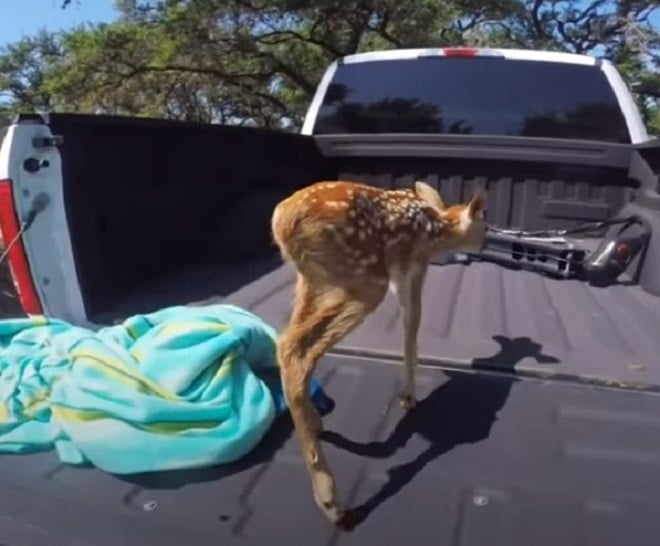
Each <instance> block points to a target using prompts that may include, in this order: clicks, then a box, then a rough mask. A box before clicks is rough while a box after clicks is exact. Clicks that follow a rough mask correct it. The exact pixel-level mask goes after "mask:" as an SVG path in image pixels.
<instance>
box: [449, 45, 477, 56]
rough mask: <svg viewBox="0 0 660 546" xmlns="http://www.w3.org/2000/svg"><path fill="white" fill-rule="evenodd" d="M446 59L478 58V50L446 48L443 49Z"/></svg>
mask: <svg viewBox="0 0 660 546" xmlns="http://www.w3.org/2000/svg"><path fill="white" fill-rule="evenodd" d="M442 51H444V53H445V57H476V56H477V55H478V54H479V50H478V49H472V48H469V47H446V48H443V50H442Z"/></svg>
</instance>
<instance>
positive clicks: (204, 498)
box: [0, 339, 660, 546]
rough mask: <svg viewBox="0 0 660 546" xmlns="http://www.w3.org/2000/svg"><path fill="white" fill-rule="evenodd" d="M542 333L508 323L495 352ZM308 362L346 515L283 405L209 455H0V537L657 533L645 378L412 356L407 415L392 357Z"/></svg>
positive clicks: (515, 358) (521, 353)
mask: <svg viewBox="0 0 660 546" xmlns="http://www.w3.org/2000/svg"><path fill="white" fill-rule="evenodd" d="M383 341H384V340H383ZM539 350H540V349H539V347H537V346H535V345H534V344H533V343H531V342H530V341H529V340H525V339H516V340H512V341H509V342H505V343H503V344H502V345H501V346H500V352H499V356H498V358H499V360H500V361H502V362H503V361H506V362H508V363H509V366H513V365H514V364H516V363H517V362H520V361H521V360H522V359H524V358H525V357H530V356H532V355H533V354H535V355H537V353H538V352H539ZM489 362H490V360H489V359H482V360H479V361H477V362H476V363H475V365H477V366H487V365H488V364H489ZM318 373H319V378H320V379H321V381H322V383H323V384H324V386H325V389H326V392H327V394H328V395H329V397H330V398H331V400H334V409H333V410H332V411H331V412H330V413H329V414H328V415H326V417H325V420H324V421H325V427H326V432H325V433H324V445H325V446H326V447H325V449H326V453H327V455H328V458H329V461H330V464H331V465H332V467H333V469H334V471H335V474H336V476H337V479H338V486H339V494H340V497H341V499H343V500H344V501H345V502H347V503H348V504H349V505H351V506H354V507H359V508H358V509H357V510H356V512H355V513H356V522H357V523H358V525H357V526H356V527H355V529H354V530H353V532H352V533H341V532H337V531H336V530H335V529H334V528H333V527H332V526H331V525H329V524H328V523H327V522H326V521H325V520H324V519H323V517H322V516H321V515H320V513H319V512H318V511H317V510H316V508H315V506H314V504H313V500H312V497H311V491H310V488H309V485H308V482H307V478H306V475H305V471H304V468H303V465H302V460H301V458H300V455H299V450H298V445H297V442H296V441H295V440H294V439H293V437H292V435H291V426H290V421H289V418H288V415H285V416H283V417H282V418H281V419H280V420H279V421H278V422H277V423H276V424H275V426H274V428H273V429H272V430H271V431H270V433H269V434H268V436H267V437H266V439H265V440H264V441H263V442H262V444H261V445H260V446H259V447H258V448H257V449H256V450H255V451H253V452H252V454H251V455H249V456H248V457H247V458H246V459H244V460H243V461H241V462H240V463H239V464H234V465H227V466H225V467H220V468H216V469H205V470H197V471H180V472H170V473H154V474H151V475H140V476H131V477H123V478H119V477H114V476H110V475H107V474H104V473H102V472H100V471H96V470H94V469H88V468H71V467H68V466H64V465H60V464H58V462H57V459H56V457H55V455H54V454H52V453H46V454H38V455H17V456H2V457H0V490H1V491H2V494H1V495H0V544H2V545H3V546H27V545H39V546H54V545H57V546H64V545H67V546H70V545H85V546H141V545H143V544H160V545H162V546H170V545H171V546H180V545H181V544H191V545H192V544H194V545H196V546H204V545H209V546H211V545H213V546H216V545H218V544H222V545H226V546H229V545H234V544H236V545H240V544H243V545H262V544H269V543H272V542H273V541H274V540H277V539H285V540H287V542H289V543H291V544H319V545H322V544H327V545H330V544H338V545H341V544H345V545H351V544H353V545H360V546H367V545H372V544H378V545H380V546H389V545H392V546H394V545H400V544H419V545H420V546H422V545H426V544H429V545H430V544H446V545H450V544H451V545H456V546H459V545H460V546H483V545H485V544H488V545H490V546H499V545H501V546H514V545H515V546H518V545H520V546H523V545H525V546H527V545H531V544H533V545H534V546H544V545H547V546H555V545H556V544H580V545H581V546H591V545H594V546H595V545H598V546H620V545H621V544H626V543H634V544H635V546H645V545H648V546H651V545H653V546H655V545H656V544H657V536H658V534H659V533H660V517H659V516H660V501H659V500H658V494H657V492H658V490H659V488H660V473H659V472H658V465H659V464H660V434H658V432H659V429H660V418H659V417H658V415H660V397H658V396H657V395H656V394H654V393H641V392H631V391H625V390H618V389H610V388H604V387H595V386H590V385H575V384H569V383H565V382H561V381H560V382H557V381H549V380H544V381H542V380H537V379H529V378H527V379H519V380H514V379H513V378H512V377H510V376H506V375H504V374H498V373H491V372H487V371H486V372H483V373H479V374H474V373H469V372H467V371H458V370H453V371H446V370H442V369H439V368H434V367H426V366H422V367H420V371H419V392H418V396H419V398H420V399H421V402H420V404H419V405H418V407H417V408H416V409H415V410H414V411H413V412H411V413H410V414H408V415H404V412H403V410H402V409H401V408H400V407H399V406H398V404H397V403H396V401H395V394H396V392H397V390H398V388H399V386H400V379H401V367H400V366H397V365H393V364H391V363H388V362H386V361H381V360H375V359H361V358H357V357H346V356H328V357H326V358H325V359H324V362H323V363H322V366H320V368H319V372H318Z"/></svg>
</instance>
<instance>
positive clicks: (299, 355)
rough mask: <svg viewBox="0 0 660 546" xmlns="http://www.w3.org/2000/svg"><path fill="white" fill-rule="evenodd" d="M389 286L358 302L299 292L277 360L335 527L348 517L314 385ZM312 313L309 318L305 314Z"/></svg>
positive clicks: (341, 295)
mask: <svg viewBox="0 0 660 546" xmlns="http://www.w3.org/2000/svg"><path fill="white" fill-rule="evenodd" d="M385 290H386V285H385V284H378V283H373V284H372V285H370V286H369V287H365V288H364V290H361V291H360V293H359V296H357V295H355V294H353V295H351V294H349V293H348V292H346V291H345V290H343V289H339V288H332V287H329V288H327V289H325V288H324V289H312V288H311V287H309V286H305V281H304V280H303V281H302V282H299V284H298V285H297V287H296V300H295V302H294V311H293V313H292V317H291V321H290V323H289V325H288V326H287V327H286V328H285V329H284V331H283V332H282V334H281V336H280V339H279V343H278V358H279V365H280V369H281V372H282V380H283V383H284V390H285V393H286V398H287V402H288V404H289V410H290V412H291V418H292V420H293V424H294V427H295V429H296V433H297V436H298V440H299V443H300V447H301V450H302V456H303V459H304V461H305V466H306V467H307V472H308V474H309V477H310V481H311V484H312V490H313V493H314V499H315V501H316V504H317V505H318V507H319V508H320V509H321V511H322V512H323V513H324V514H325V516H326V517H327V518H328V519H329V520H330V521H333V522H335V523H336V522H339V521H340V520H341V518H342V516H343V511H342V510H341V509H340V507H339V504H338V502H337V494H336V488H335V480H334V477H333V475H332V471H331V470H330V467H329V466H328V463H327V461H326V459H325V455H324V453H323V450H322V449H321V445H320V442H319V440H318V435H317V430H316V427H318V422H317V418H318V412H317V411H316V409H315V408H314V405H313V403H312V400H311V397H310V391H309V388H310V380H311V377H312V374H313V372H314V368H315V366H316V362H317V361H318V359H319V358H320V357H321V356H322V355H323V354H324V353H325V352H326V351H327V350H328V349H329V348H330V347H332V346H333V345H334V344H335V343H337V342H338V341H339V340H340V339H342V338H343V337H344V336H346V335H347V334H348V333H349V332H350V331H351V330H353V329H354V328H355V327H357V326H358V325H359V324H360V323H361V322H362V321H363V320H364V318H365V317H366V316H367V315H368V314H369V313H370V312H371V311H372V310H373V309H375V308H376V307H377V306H378V304H379V303H380V302H381V301H382V299H383V297H384V295H385ZM304 309H307V310H308V311H309V312H304Z"/></svg>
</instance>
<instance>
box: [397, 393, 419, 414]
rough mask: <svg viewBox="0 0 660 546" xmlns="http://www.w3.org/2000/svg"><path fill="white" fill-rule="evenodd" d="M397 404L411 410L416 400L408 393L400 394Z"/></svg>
mask: <svg viewBox="0 0 660 546" xmlns="http://www.w3.org/2000/svg"><path fill="white" fill-rule="evenodd" d="M399 404H401V407H402V408H403V409H406V410H411V409H413V408H414V407H415V406H416V405H417V400H415V397H414V396H411V395H409V394H400V395H399Z"/></svg>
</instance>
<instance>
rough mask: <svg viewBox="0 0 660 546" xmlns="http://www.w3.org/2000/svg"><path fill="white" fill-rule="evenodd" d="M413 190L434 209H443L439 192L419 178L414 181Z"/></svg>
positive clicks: (443, 205)
mask: <svg viewBox="0 0 660 546" xmlns="http://www.w3.org/2000/svg"><path fill="white" fill-rule="evenodd" d="M415 192H416V193H417V195H419V196H420V197H421V198H422V199H423V200H424V201H426V202H427V203H428V204H429V205H431V206H432V207H433V208H434V209H437V210H443V209H444V208H445V204H444V203H443V201H442V198H441V197H440V194H439V193H438V192H437V191H436V190H435V189H434V188H432V187H431V186H429V185H428V184H427V183H426V182H422V181H420V180H418V181H417V182H415Z"/></svg>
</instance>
